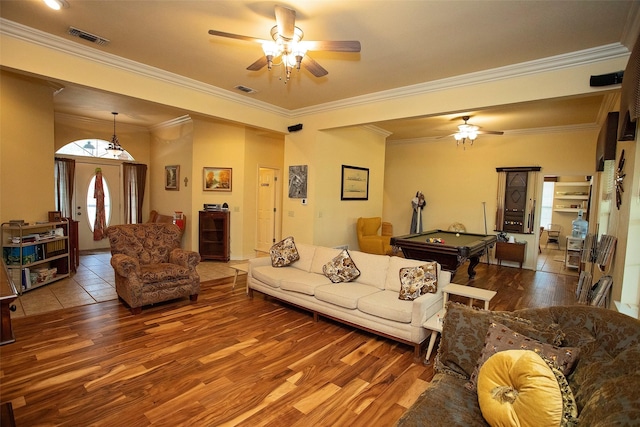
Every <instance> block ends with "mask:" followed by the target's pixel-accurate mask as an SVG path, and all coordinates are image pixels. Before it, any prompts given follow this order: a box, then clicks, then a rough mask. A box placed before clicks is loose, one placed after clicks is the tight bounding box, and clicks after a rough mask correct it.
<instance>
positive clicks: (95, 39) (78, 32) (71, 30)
mask: <svg viewBox="0 0 640 427" xmlns="http://www.w3.org/2000/svg"><path fill="white" fill-rule="evenodd" d="M69 34H71V35H72V36H75V37H80V38H81V39H84V40H86V41H88V42H91V43H95V44H99V45H100V46H105V45H107V44H109V40H107V39H105V38H104V37H100V36H96V35H95V34H91V33H87V32H86V31H82V30H79V29H77V28H75V27H69Z"/></svg>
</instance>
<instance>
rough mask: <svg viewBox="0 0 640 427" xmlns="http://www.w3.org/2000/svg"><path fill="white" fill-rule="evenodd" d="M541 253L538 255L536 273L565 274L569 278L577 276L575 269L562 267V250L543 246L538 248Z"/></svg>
mask: <svg viewBox="0 0 640 427" xmlns="http://www.w3.org/2000/svg"><path fill="white" fill-rule="evenodd" d="M540 249H541V250H542V253H541V254H539V255H538V264H537V267H536V269H537V270H538V271H546V272H548V273H556V274H566V275H570V276H578V275H579V274H580V273H579V271H578V269H577V268H567V267H565V265H564V249H562V250H558V249H557V248H555V247H553V248H552V247H551V246H549V247H547V248H545V247H544V245H543V246H542V247H541V248H540Z"/></svg>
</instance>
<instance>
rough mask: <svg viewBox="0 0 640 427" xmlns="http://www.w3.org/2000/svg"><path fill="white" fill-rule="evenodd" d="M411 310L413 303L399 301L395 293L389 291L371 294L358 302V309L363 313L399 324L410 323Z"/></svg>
mask: <svg viewBox="0 0 640 427" xmlns="http://www.w3.org/2000/svg"><path fill="white" fill-rule="evenodd" d="M412 308H413V301H404V300H400V299H398V294H397V293H396V292H394V291H389V290H384V291H379V292H376V293H373V294H371V295H368V296H366V297H362V298H360V301H358V309H359V310H360V311H362V312H363V313H367V314H371V315H373V316H377V317H381V318H383V319H388V320H393V321H394V322H401V323H411V314H412Z"/></svg>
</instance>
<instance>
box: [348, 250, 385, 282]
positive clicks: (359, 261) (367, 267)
mask: <svg viewBox="0 0 640 427" xmlns="http://www.w3.org/2000/svg"><path fill="white" fill-rule="evenodd" d="M350 254H351V258H353V261H354V262H355V263H356V265H357V266H358V269H359V270H360V277H358V278H357V279H356V280H357V281H358V282H359V283H364V284H365V285H371V286H375V287H376V288H378V289H384V282H385V278H386V276H387V268H388V267H389V257H388V256H386V255H375V254H368V253H365V252H360V251H351V252H350Z"/></svg>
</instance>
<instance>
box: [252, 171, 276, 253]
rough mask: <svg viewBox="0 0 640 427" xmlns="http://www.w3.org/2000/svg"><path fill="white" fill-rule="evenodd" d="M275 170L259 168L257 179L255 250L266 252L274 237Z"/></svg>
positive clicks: (273, 241)
mask: <svg viewBox="0 0 640 427" xmlns="http://www.w3.org/2000/svg"><path fill="white" fill-rule="evenodd" d="M276 176H277V175H276V170H275V169H270V168H260V171H259V178H258V226H257V227H258V229H257V233H256V236H257V237H256V249H257V250H259V251H268V250H269V248H270V247H271V246H272V245H273V244H274V243H275V235H276V182H277V181H276Z"/></svg>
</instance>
